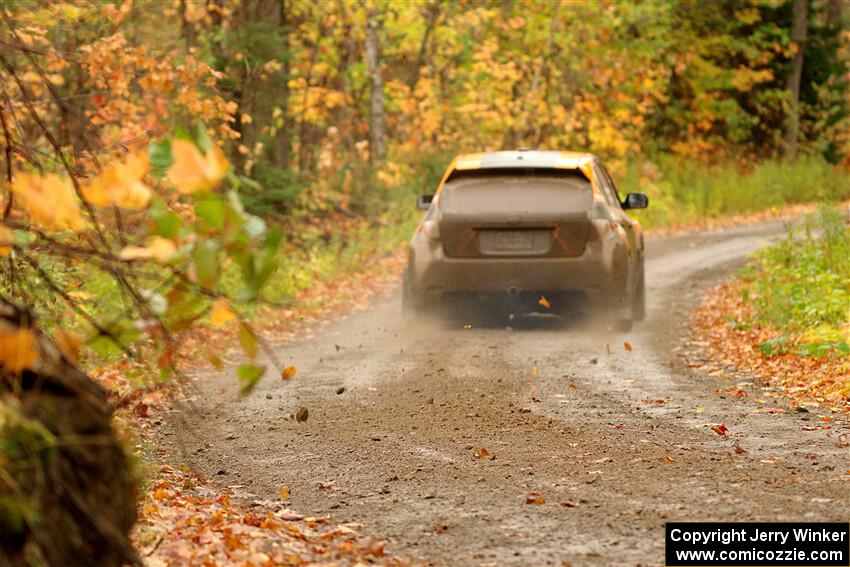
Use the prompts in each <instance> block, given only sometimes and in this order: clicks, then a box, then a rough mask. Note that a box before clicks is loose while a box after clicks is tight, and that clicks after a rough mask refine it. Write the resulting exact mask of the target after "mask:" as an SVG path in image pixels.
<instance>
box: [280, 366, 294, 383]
mask: <svg viewBox="0 0 850 567" xmlns="http://www.w3.org/2000/svg"><path fill="white" fill-rule="evenodd" d="M296 372H297V370H296V368H295V367H294V366H287V367H286V368H284V369H283V370H281V372H280V377H281V378H282V379H284V380H292V379H293V378H294V377H295V373H296Z"/></svg>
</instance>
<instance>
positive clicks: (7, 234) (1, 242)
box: [0, 224, 15, 257]
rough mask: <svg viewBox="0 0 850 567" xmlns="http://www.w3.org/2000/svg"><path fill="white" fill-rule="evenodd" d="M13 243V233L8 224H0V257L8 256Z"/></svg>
mask: <svg viewBox="0 0 850 567" xmlns="http://www.w3.org/2000/svg"><path fill="white" fill-rule="evenodd" d="M14 243H15V235H14V233H13V232H12V231H11V230H9V227H8V226H4V225H2V224H0V257H5V256H8V255H9V254H10V253H11V252H12V246H11V245H12V244H14Z"/></svg>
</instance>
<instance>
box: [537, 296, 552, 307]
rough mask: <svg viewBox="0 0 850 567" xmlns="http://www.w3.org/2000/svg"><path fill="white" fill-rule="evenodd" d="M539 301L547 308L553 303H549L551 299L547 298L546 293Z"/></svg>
mask: <svg viewBox="0 0 850 567" xmlns="http://www.w3.org/2000/svg"><path fill="white" fill-rule="evenodd" d="M537 303H539V304H540V305H542V306H543V307H545V308H546V309H549V308H550V307H552V304H551V303H549V300H548V299H546V296H545V295H541V296H540V301H538V302H537Z"/></svg>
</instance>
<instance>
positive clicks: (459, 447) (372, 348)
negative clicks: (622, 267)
mask: <svg viewBox="0 0 850 567" xmlns="http://www.w3.org/2000/svg"><path fill="white" fill-rule="evenodd" d="M781 231H782V225H781V223H779V222H774V223H767V224H761V225H756V226H750V227H742V228H735V229H729V230H723V231H714V232H702V233H695V234H688V235H682V236H675V237H664V238H652V239H649V240H648V242H647V252H648V257H647V264H646V268H647V274H646V275H647V289H648V308H649V309H648V318H647V320H646V321H645V322H643V323H641V324H638V325H637V326H636V327H635V329H634V331H633V332H631V333H628V334H626V335H621V334H615V333H613V332H609V331H606V330H605V329H600V328H594V325H593V324H592V321H584V322H577V323H573V324H568V325H561V326H553V325H551V324H532V323H520V324H517V326H516V327H515V328H513V329H506V328H502V327H499V328H484V329H479V328H476V327H474V326H473V328H471V329H463V328H460V327H461V326H460V325H458V326H457V327H458V328H449V327H446V326H440V325H427V324H409V323H404V322H402V321H401V318H400V314H399V299H398V297H397V296H396V297H393V298H391V299H386V300H382V301H380V302H378V303H377V304H376V305H374V307H372V308H370V309H369V310H367V311H364V312H361V313H358V314H356V315H353V316H351V317H349V318H347V319H344V320H341V321H338V322H335V323H332V324H331V325H329V326H327V327H326V328H324V329H323V330H321V331H320V332H318V333H317V334H316V336H313V337H310V338H305V339H303V340H300V341H297V342H292V343H288V344H282V345H280V346H279V347H278V350H279V352H278V354H279V356H280V357H281V358H282V359H283V360H284V361H285V363H286V364H294V365H295V366H296V367H297V368H298V376H297V378H296V379H294V380H292V381H290V382H284V381H281V380H278V379H274V378H267V379H264V380H263V381H262V382H261V383H260V384H259V386H258V387H257V389H256V390H255V391H254V392H253V393H252V394H251V395H250V396H248V397H247V398H245V399H239V398H238V396H237V391H238V384H237V383H236V379H235V377H234V372H233V370H232V369H230V370H229V371H228V372H222V373H220V374H216V375H209V374H207V375H204V376H199V377H198V378H197V380H196V381H195V382H194V383H193V388H194V390H195V398H196V399H195V400H194V402H193V404H192V406H191V407H188V408H183V410H182V411H180V412H179V413H175V414H174V415H173V417H172V418H171V419H169V422H168V424H166V426H165V427H164V435H163V439H164V442H165V444H166V445H167V446H170V447H171V450H172V452H173V453H174V454H176V455H177V458H178V460H180V461H181V462H182V463H186V464H188V465H190V466H192V467H194V468H196V469H199V470H201V471H203V472H205V473H207V474H209V475H217V474H218V476H217V478H219V479H221V480H222V482H224V483H225V484H228V485H241V486H243V487H244V489H243V490H244V491H245V493H246V495H248V496H250V495H256V497H258V498H275V493H276V491H277V489H278V487H279V486H281V485H286V486H288V487H289V488H290V490H291V494H292V496H291V507H292V508H293V509H295V510H298V511H300V512H302V513H306V514H311V515H321V514H331V515H332V516H333V517H334V520H335V521H339V522H347V521H350V522H355V523H358V524H361V525H362V526H363V527H362V528H361V531H365V532H367V533H373V534H375V535H376V536H378V537H381V538H386V539H387V540H388V541H389V544H388V548H389V549H390V550H391V551H392V552H393V553H396V554H401V555H405V554H408V555H410V556H412V557H414V558H417V559H421V560H425V561H428V562H432V563H434V564H438V565H480V564H498V565H550V564H553V565H560V564H561V563H562V562H563V561H571V562H572V563H573V564H574V565H612V564H642V565H663V564H664V558H663V551H664V523H665V522H667V521H675V520H682V521H686V520H687V521H699V520H705V521H748V520H770V521H780V520H787V521H793V520H801V521H804V520H805V521H826V520H834V521H839V520H840V521H847V520H848V519H850V518H848V510H850V482H848V480H850V475H848V474H847V472H846V471H847V470H848V469H850V454H848V449H846V448H841V447H839V446H838V442H837V439H838V435H839V433H841V432H846V431H848V427H850V426H848V423H847V422H846V421H840V420H839V421H838V422H837V423H836V422H833V429H831V430H816V431H805V430H802V429H801V427H802V426H804V425H806V424H807V423H812V421H810V420H813V419H815V418H814V417H813V414H804V413H787V414H784V415H773V414H764V413H754V410H755V409H756V408H757V406H756V404H755V403H754V402H753V401H752V398H753V397H757V396H751V397H750V398H747V399H743V400H741V399H734V400H733V399H728V398H726V399H724V398H721V397H720V396H718V395H717V394H716V393H715V390H717V389H718V388H724V389H728V388H729V387H730V384H731V383H730V382H729V381H728V380H727V379H723V378H718V377H709V376H705V375H700V374H699V373H695V372H693V371H691V370H690V369H688V368H687V367H686V366H685V365H684V364H683V362H682V359H681V358H679V357H677V356H676V355H675V353H674V352H673V349H674V348H675V347H676V346H677V345H678V344H679V343H680V342H681V337H682V336H683V334H684V333H686V331H687V329H686V325H687V313H688V311H689V309H691V308H692V307H693V305H694V302H695V301H696V299H697V298H698V297H699V294H700V293H701V291H702V290H703V289H704V288H705V287H706V286H708V285H711V284H713V283H716V282H718V281H719V280H720V278H722V277H724V276H725V275H728V274H729V273H730V271H731V270H732V269H733V268H735V267H736V266H739V265H741V264H742V263H743V261H744V260H745V259H746V256H747V254H749V253H750V252H752V251H754V250H756V249H757V248H759V247H760V246H763V245H764V244H766V243H767V242H768V241H769V240H770V238H771V237H773V236H775V235H777V234H780V233H781ZM624 341H628V342H629V343H630V344H631V346H632V347H633V350H632V351H631V352H629V351H627V350H625V348H624V345H623V343H624ZM606 345H610V347H611V350H612V354H608V353H607V352H608V351H607V348H606ZM341 388H344V389H345V390H344V391H343V392H342V393H338V391H340V389H341ZM299 406H304V407H307V408H308V409H309V419H308V420H307V421H306V422H305V423H297V422H295V421H294V420H292V419H290V418H289V416H290V415H291V414H292V413H293V412H294V411H295V408H297V407H299ZM720 422H722V423H724V424H725V425H726V426H727V427H728V428H729V434H728V435H727V436H725V437H721V436H718V435H717V434H715V433H714V432H713V431H712V430H711V429H710V428H709V427H707V426H706V424H708V423H720ZM736 445H739V446H740V447H742V448H743V449H745V451H746V452H744V453H737V452H736V451H735V446H736ZM478 448H486V450H487V452H488V453H489V454H490V455H491V457H490V458H476V457H475V456H474V452H475V449H478ZM529 493H536V494H537V495H539V497H540V498H542V499H543V500H545V503H543V504H527V503H526V499H527V496H528V494H529Z"/></svg>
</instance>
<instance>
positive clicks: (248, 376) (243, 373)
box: [236, 364, 266, 396]
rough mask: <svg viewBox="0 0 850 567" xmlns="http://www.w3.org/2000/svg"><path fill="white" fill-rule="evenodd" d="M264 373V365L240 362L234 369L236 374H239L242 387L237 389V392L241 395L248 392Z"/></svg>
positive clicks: (245, 394)
mask: <svg viewBox="0 0 850 567" xmlns="http://www.w3.org/2000/svg"><path fill="white" fill-rule="evenodd" d="M265 373H266V367H265V366H257V365H254V364H240V365H239V368H238V369H237V370H236V375H237V376H239V381H240V382H242V388H241V389H240V390H239V393H240V394H241V395H243V396H247V395H248V394H250V393H251V391H252V390H253V389H254V386H256V385H257V382H259V381H260V378H262V377H263V374H265Z"/></svg>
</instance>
